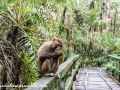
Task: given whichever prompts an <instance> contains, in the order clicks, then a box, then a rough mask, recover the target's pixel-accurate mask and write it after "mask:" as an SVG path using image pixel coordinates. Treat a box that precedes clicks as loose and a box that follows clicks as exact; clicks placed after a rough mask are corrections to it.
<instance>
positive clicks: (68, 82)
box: [26, 55, 80, 90]
mask: <svg viewBox="0 0 120 90" xmlns="http://www.w3.org/2000/svg"><path fill="white" fill-rule="evenodd" d="M79 56H80V55H75V56H73V57H71V58H68V59H67V60H66V61H65V62H63V63H62V64H61V65H60V66H59V68H58V71H57V73H58V74H60V78H59V79H56V78H55V77H42V78H40V79H39V80H38V81H36V82H35V83H33V84H32V85H30V86H29V87H28V88H26V90H54V89H57V90H70V89H71V88H72V83H73V79H74V76H75V74H76V72H77V70H78V68H79V66H80V60H79Z"/></svg>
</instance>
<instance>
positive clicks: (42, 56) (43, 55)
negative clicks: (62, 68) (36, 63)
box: [39, 52, 62, 60]
mask: <svg viewBox="0 0 120 90" xmlns="http://www.w3.org/2000/svg"><path fill="white" fill-rule="evenodd" d="M61 55H62V53H61V52H53V53H44V54H42V55H41V56H40V57H39V58H40V60H45V59H49V58H54V57H59V56H61Z"/></svg>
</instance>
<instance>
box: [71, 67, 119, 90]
mask: <svg viewBox="0 0 120 90" xmlns="http://www.w3.org/2000/svg"><path fill="white" fill-rule="evenodd" d="M73 90H120V85H119V84H117V83H116V82H115V81H114V80H112V78H111V77H110V76H109V74H108V72H107V71H106V69H105V68H103V67H91V68H81V69H79V70H78V74H77V75H76V81H74V83H73Z"/></svg>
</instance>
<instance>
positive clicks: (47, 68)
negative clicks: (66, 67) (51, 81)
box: [41, 59, 55, 76]
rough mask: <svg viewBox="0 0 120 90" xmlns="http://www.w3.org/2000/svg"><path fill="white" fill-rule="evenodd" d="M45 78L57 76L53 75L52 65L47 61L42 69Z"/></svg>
mask: <svg viewBox="0 0 120 90" xmlns="http://www.w3.org/2000/svg"><path fill="white" fill-rule="evenodd" d="M41 71H42V74H43V76H55V75H54V73H51V65H50V60H49V59H46V60H45V61H44V62H43V64H42V68H41Z"/></svg>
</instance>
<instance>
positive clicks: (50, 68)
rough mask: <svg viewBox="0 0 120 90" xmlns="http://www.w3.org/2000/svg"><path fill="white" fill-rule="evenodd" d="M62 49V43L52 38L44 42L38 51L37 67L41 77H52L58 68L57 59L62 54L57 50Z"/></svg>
mask: <svg viewBox="0 0 120 90" xmlns="http://www.w3.org/2000/svg"><path fill="white" fill-rule="evenodd" d="M61 47H62V41H61V40H60V39H58V38H54V39H53V40H51V41H49V42H45V43H44V44H43V45H42V46H41V47H40V48H39V49H38V53H37V55H38V66H39V69H40V72H41V74H42V76H54V75H55V74H56V72H57V69H58V67H59V57H60V56H61V55H62V53H60V52H59V50H60V49H61Z"/></svg>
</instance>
